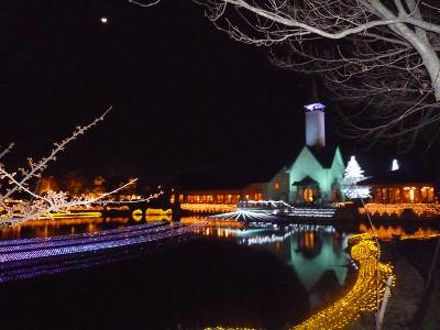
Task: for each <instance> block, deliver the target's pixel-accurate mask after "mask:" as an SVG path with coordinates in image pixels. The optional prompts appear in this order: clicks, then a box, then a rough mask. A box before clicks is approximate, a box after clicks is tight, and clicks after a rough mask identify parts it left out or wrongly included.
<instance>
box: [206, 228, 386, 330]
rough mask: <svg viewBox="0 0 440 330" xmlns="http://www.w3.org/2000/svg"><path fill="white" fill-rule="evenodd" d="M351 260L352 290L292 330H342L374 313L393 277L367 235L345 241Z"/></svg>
mask: <svg viewBox="0 0 440 330" xmlns="http://www.w3.org/2000/svg"><path fill="white" fill-rule="evenodd" d="M349 244H350V245H351V246H352V248H351V256H352V258H353V260H355V261H356V262H357V264H358V265H359V273H358V277H357V280H356V283H355V284H354V286H353V288H352V289H351V290H350V291H349V292H348V293H347V294H346V295H345V296H344V297H343V298H342V299H340V300H338V301H337V302H336V303H335V304H333V305H331V306H330V307H328V308H326V309H324V310H322V311H321V312H318V313H317V314H315V315H313V316H312V317H310V318H309V319H307V320H306V321H304V322H303V323H301V324H299V325H297V326H294V327H293V328H292V329H295V330H303V329H307V330H311V329H326V330H332V329H345V328H347V327H348V326H349V325H352V324H354V323H355V322H356V321H357V320H358V319H359V317H360V316H361V314H363V313H371V312H374V311H376V310H377V308H378V306H379V304H380V303H381V301H382V300H383V297H384V293H385V288H386V282H387V279H388V278H389V277H391V278H392V279H393V285H394V284H395V275H394V274H393V268H392V266H391V265H390V264H385V263H382V262H380V261H379V259H378V256H379V248H378V246H377V244H376V243H375V242H374V236H373V235H371V234H369V233H364V234H358V235H354V236H352V237H351V238H350V239H349ZM205 329H206V330H214V329H215V330H224V329H228V330H229V329H231V330H232V329H236V330H238V329H248V328H232V327H214V328H205Z"/></svg>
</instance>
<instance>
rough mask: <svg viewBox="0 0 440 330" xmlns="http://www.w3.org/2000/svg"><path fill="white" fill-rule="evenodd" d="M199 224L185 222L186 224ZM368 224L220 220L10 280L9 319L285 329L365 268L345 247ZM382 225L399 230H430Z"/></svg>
mask: <svg viewBox="0 0 440 330" xmlns="http://www.w3.org/2000/svg"><path fill="white" fill-rule="evenodd" d="M142 221H143V220H142ZM198 221H199V219H197V218H182V219H181V222H182V223H184V224H194V223H197V222H198ZM136 223H139V222H138V221H134V220H133V219H130V218H96V219H68V220H57V221H56V222H54V221H51V220H49V221H48V220H45V221H43V220H41V221H36V222H32V223H30V222H28V223H24V224H22V225H20V226H16V227H8V228H2V229H0V238H1V239H2V240H6V239H14V238H27V237H47V236H53V235H66V234H75V233H82V232H93V231H98V230H103V229H108V228H116V227H119V226H128V225H132V224H136ZM367 230H368V227H363V226H362V225H359V226H357V227H356V229H355V230H353V229H342V228H337V227H335V226H331V225H317V224H288V225H282V226H281V225H273V224H258V225H256V224H254V225H252V224H248V225H246V226H245V225H243V224H242V223H239V222H235V221H230V222H227V221H216V222H213V223H212V226H210V227H200V228H198V229H196V231H197V232H198V233H199V234H200V236H201V237H202V238H201V239H199V240H195V241H190V242H187V243H186V244H183V245H178V246H170V247H167V248H166V249H163V250H158V251H155V253H152V254H146V255H145V254H143V255H142V256H140V257H136V258H133V259H131V260H125V261H119V262H116V263H110V264H105V265H100V266H98V267H93V268H89V269H82V270H78V271H73V272H69V273H65V274H59V275H50V276H44V277H41V278H37V279H33V280H27V281H21V282H11V283H8V284H5V285H2V286H0V306H2V314H3V317H1V318H0V325H3V326H5V327H6V326H7V328H8V329H9V328H13V327H14V326H17V328H20V326H19V325H22V326H23V325H25V324H33V325H35V328H38V327H41V328H45V329H50V328H54V329H55V328H57V329H59V328H63V329H66V328H72V329H73V328H90V329H96V328H120V327H132V328H144V329H145V328H146V329H150V328H151V329H162V328H163V329H174V328H179V327H180V328H184V329H186V328H203V327H206V326H248V327H264V328H268V329H282V328H285V327H287V326H288V325H291V324H297V323H299V322H301V321H302V320H303V319H305V318H306V317H308V316H309V315H311V314H312V313H313V312H314V311H315V310H316V309H319V308H322V307H323V306H325V305H328V304H330V303H332V302H333V301H335V300H336V299H338V297H340V296H341V294H342V293H343V292H344V291H345V289H346V288H347V286H349V285H350V284H351V283H352V282H351V281H352V278H353V277H354V276H353V275H355V274H356V273H355V272H354V270H353V268H352V267H351V262H350V258H349V255H348V254H347V253H346V249H345V248H346V246H347V239H348V237H349V236H350V235H351V233H352V232H362V231H367ZM376 230H377V231H378V232H379V233H381V234H382V235H388V236H389V237H392V236H393V235H403V234H406V235H411V234H414V233H420V232H421V231H422V232H423V230H424V229H422V228H418V227H417V228H413V229H411V232H408V233H407V232H406V231H405V230H404V229H403V228H402V227H400V226H387V227H378V228H376ZM431 232H432V231H431ZM391 233H394V234H391ZM26 322H28V323H26Z"/></svg>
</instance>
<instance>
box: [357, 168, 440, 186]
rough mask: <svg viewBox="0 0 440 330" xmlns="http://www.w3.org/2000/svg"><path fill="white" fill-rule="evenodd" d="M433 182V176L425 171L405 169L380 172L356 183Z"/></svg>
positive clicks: (395, 183) (370, 184)
mask: <svg viewBox="0 0 440 330" xmlns="http://www.w3.org/2000/svg"><path fill="white" fill-rule="evenodd" d="M428 183H430V184H433V183H435V179H434V177H432V176H431V175H429V174H427V173H425V172H410V171H405V170H397V171H387V172H382V173H380V174H378V175H376V176H374V177H370V178H368V179H365V180H363V181H361V182H359V183H358V184H359V185H361V186H382V185H404V184H428Z"/></svg>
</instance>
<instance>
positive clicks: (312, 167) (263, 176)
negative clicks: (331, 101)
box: [172, 99, 345, 210]
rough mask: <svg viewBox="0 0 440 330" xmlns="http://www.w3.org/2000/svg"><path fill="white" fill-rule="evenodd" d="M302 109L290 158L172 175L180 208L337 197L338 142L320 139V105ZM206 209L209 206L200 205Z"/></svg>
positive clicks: (340, 170)
mask: <svg viewBox="0 0 440 330" xmlns="http://www.w3.org/2000/svg"><path fill="white" fill-rule="evenodd" d="M314 102H315V103H311V104H308V105H306V106H305V107H304V109H305V126H306V130H305V131H306V139H305V140H306V141H305V145H304V146H303V147H301V148H300V149H298V150H297V151H296V152H295V158H294V160H293V161H292V162H291V163H288V164H278V165H275V166H269V167H267V166H262V165H258V166H256V165H255V164H253V165H252V167H249V168H240V169H236V168H234V169H231V168H221V169H219V168H214V169H210V170H208V169H206V168H204V169H203V170H202V169H200V170H198V171H194V173H193V174H190V173H187V174H185V175H181V176H180V177H178V178H176V180H175V185H176V187H178V189H176V196H175V197H173V198H172V200H174V201H178V202H179V203H180V204H181V205H182V209H185V208H187V207H188V205H190V204H198V205H200V204H219V205H235V204H237V202H238V201H240V200H283V201H285V202H288V203H299V204H327V203H333V202H337V201H341V200H342V198H343V196H342V194H341V189H340V185H341V182H342V177H343V172H344V168H345V166H344V161H343V159H342V154H341V151H340V149H339V147H329V146H327V145H326V140H325V113H324V110H325V105H323V104H322V103H319V102H316V99H315V100H314ZM205 210H208V208H205Z"/></svg>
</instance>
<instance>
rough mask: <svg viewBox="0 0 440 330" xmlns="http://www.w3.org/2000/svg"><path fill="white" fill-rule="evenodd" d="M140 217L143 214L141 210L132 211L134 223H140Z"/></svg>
mask: <svg viewBox="0 0 440 330" xmlns="http://www.w3.org/2000/svg"><path fill="white" fill-rule="evenodd" d="M142 215H143V212H142V210H141V209H137V210H134V211H133V213H132V214H131V216H132V218H133V220H134V221H141V220H142Z"/></svg>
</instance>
